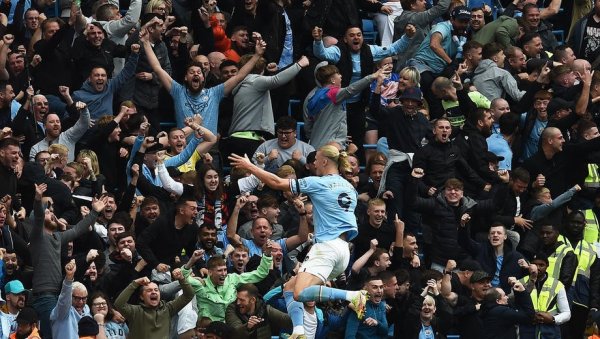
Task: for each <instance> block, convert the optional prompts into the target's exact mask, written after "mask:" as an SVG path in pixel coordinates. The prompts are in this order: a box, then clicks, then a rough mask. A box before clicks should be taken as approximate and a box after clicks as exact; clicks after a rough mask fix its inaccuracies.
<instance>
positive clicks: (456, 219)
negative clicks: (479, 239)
mask: <svg viewBox="0 0 600 339" xmlns="http://www.w3.org/2000/svg"><path fill="white" fill-rule="evenodd" d="M418 185H419V179H416V178H414V177H411V180H409V185H408V190H407V192H406V194H407V195H406V197H407V200H408V201H409V204H410V205H412V206H411V207H412V208H414V209H415V210H416V211H418V212H420V213H422V214H423V223H424V224H426V225H428V226H429V227H431V229H432V231H433V246H432V249H431V261H432V262H434V263H436V264H440V265H446V262H447V261H448V260H450V259H452V260H456V261H459V262H460V261H462V260H464V259H467V258H468V256H469V255H468V253H467V252H466V251H465V250H464V249H463V248H462V247H460V246H459V245H458V231H457V230H458V228H459V227H460V219H461V217H462V215H463V214H465V213H468V214H469V215H470V216H471V218H472V219H475V218H476V216H477V215H481V214H482V213H484V214H485V213H488V214H489V213H492V212H493V211H494V210H495V208H496V207H495V206H498V205H499V202H500V201H501V199H504V198H505V197H504V196H500V195H496V196H494V198H493V199H486V200H478V201H476V200H474V199H471V198H469V197H466V196H465V197H463V198H462V199H461V201H460V203H459V205H458V207H457V208H454V207H452V206H450V205H448V203H447V201H446V199H445V198H444V194H443V192H442V193H440V194H438V195H437V196H435V197H428V198H423V197H421V196H419V194H418V189H417V187H418Z"/></svg>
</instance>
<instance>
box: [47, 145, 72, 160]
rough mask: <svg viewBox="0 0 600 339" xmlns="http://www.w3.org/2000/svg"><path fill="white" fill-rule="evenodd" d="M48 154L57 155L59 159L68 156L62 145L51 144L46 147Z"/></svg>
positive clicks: (67, 151) (65, 148) (66, 149)
mask: <svg viewBox="0 0 600 339" xmlns="http://www.w3.org/2000/svg"><path fill="white" fill-rule="evenodd" d="M48 153H50V154H58V155H60V156H61V157H65V158H66V157H67V156H68V155H69V148H68V147H67V146H65V145H62V144H52V145H50V146H48Z"/></svg>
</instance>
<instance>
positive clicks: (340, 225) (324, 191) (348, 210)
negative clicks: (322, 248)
mask: <svg viewBox="0 0 600 339" xmlns="http://www.w3.org/2000/svg"><path fill="white" fill-rule="evenodd" d="M290 190H291V191H292V193H294V194H300V193H304V194H306V195H307V196H308V197H309V198H310V201H312V203H313V219H314V224H315V239H316V241H317V242H324V241H329V240H334V239H336V238H338V237H339V236H340V235H342V234H343V233H347V234H348V239H347V240H352V239H353V238H354V237H356V235H357V234H358V227H357V226H356V217H355V216H354V209H355V208H356V203H357V201H358V193H356V190H355V189H354V187H353V186H352V185H351V184H350V183H349V182H348V181H347V180H346V179H344V178H342V177H341V176H340V175H338V174H331V175H326V176H322V177H307V178H302V179H297V180H290Z"/></svg>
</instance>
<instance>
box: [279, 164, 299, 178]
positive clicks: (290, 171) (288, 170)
mask: <svg viewBox="0 0 600 339" xmlns="http://www.w3.org/2000/svg"><path fill="white" fill-rule="evenodd" d="M275 174H276V175H277V176H278V177H280V178H287V177H288V176H289V175H296V171H295V170H294V168H293V167H292V166H290V165H283V166H281V167H279V169H278V170H277V172H276V173H275Z"/></svg>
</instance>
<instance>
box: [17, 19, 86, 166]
mask: <svg viewBox="0 0 600 339" xmlns="http://www.w3.org/2000/svg"><path fill="white" fill-rule="evenodd" d="M74 34H75V30H74V29H72V28H70V27H69V26H67V25H64V26H63V27H61V29H59V30H58V31H57V32H56V33H55V34H54V36H52V38H50V39H49V40H44V39H41V40H39V41H38V42H36V43H35V44H34V45H33V50H34V52H35V54H39V55H40V56H41V57H42V62H40V64H39V65H38V66H37V67H32V68H31V69H30V71H31V76H32V77H33V87H34V88H35V89H37V90H40V92H41V93H42V94H53V95H56V96H58V97H59V98H60V97H61V95H60V93H58V86H68V87H70V88H71V93H73V92H74V91H75V90H76V89H78V88H79V87H80V85H81V83H79V84H77V85H76V87H72V85H73V83H72V69H73V63H72V62H71V42H72V41H73V35H74ZM88 75H89V74H88ZM86 77H87V75H86ZM27 154H29V153H27Z"/></svg>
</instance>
